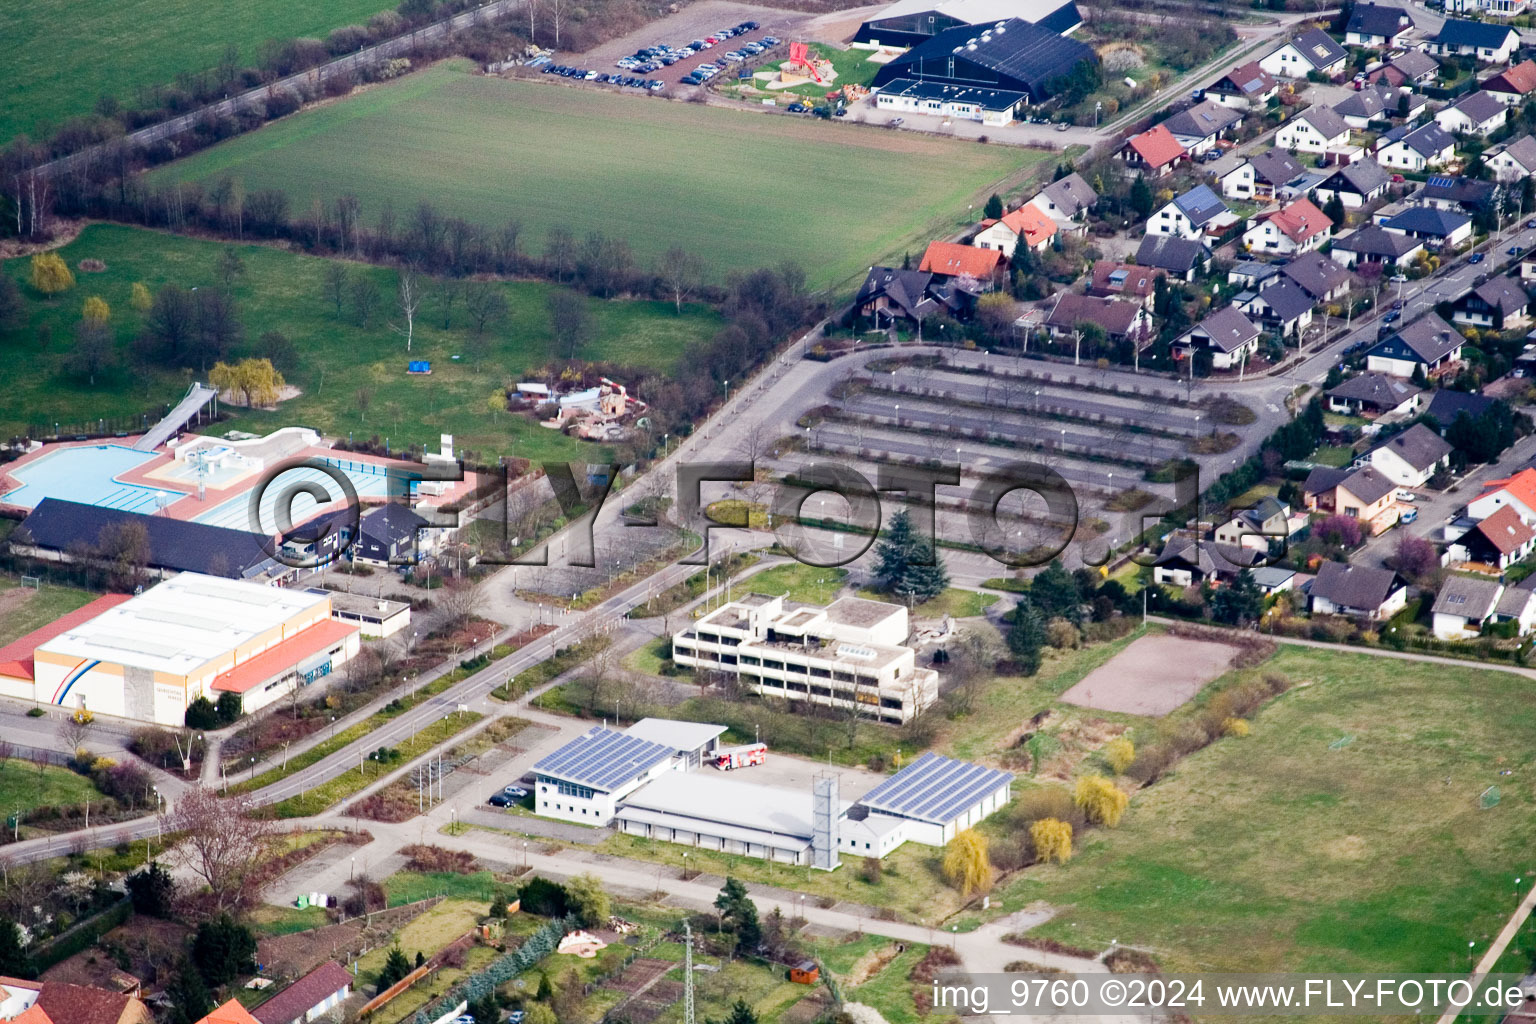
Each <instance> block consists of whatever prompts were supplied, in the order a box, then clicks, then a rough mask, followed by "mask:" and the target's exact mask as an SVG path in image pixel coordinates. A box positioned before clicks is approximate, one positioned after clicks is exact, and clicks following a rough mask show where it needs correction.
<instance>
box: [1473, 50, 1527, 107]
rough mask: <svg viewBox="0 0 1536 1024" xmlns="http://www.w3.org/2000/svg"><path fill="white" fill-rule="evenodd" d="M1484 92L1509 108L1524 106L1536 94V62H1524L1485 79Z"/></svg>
mask: <svg viewBox="0 0 1536 1024" xmlns="http://www.w3.org/2000/svg"><path fill="white" fill-rule="evenodd" d="M1483 92H1486V93H1487V94H1488V95H1490V96H1492V97H1493V98H1494V99H1496V100H1498V101H1499V102H1500V103H1502V104H1504V105H1505V106H1507V107H1513V106H1516V105H1518V104H1523V103H1524V102H1525V100H1526V97H1528V96H1530V95H1531V94H1532V93H1533V92H1536V60H1523V61H1521V62H1520V63H1519V64H1516V65H1514V66H1512V67H1508V68H1505V69H1504V70H1503V71H1500V72H1499V73H1498V74H1495V75H1490V76H1489V77H1487V78H1485V79H1483Z"/></svg>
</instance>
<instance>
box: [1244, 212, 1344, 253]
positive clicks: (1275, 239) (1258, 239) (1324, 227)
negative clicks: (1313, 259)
mask: <svg viewBox="0 0 1536 1024" xmlns="http://www.w3.org/2000/svg"><path fill="white" fill-rule="evenodd" d="M1332 233H1333V221H1331V220H1329V219H1328V215H1327V214H1325V213H1323V211H1322V210H1319V209H1318V208H1317V207H1316V206H1314V205H1313V204H1312V201H1311V200H1310V199H1298V200H1296V201H1295V202H1294V203H1291V204H1289V205H1287V206H1282V207H1281V208H1280V209H1278V210H1273V211H1271V212H1269V213H1264V214H1260V215H1259V216H1258V217H1256V218H1255V219H1254V221H1253V226H1252V227H1251V228H1249V229H1248V230H1247V231H1245V232H1243V244H1244V245H1246V246H1247V247H1248V248H1249V249H1250V250H1252V251H1254V252H1260V253H1265V254H1267V255H1276V256H1293V255H1295V254H1296V253H1301V252H1310V251H1312V250H1313V249H1316V248H1318V247H1319V246H1320V245H1322V244H1323V242H1324V241H1326V240H1327V239H1328V237H1329V236H1330V235H1331V234H1332Z"/></svg>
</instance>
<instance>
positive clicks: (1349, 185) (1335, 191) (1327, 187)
mask: <svg viewBox="0 0 1536 1024" xmlns="http://www.w3.org/2000/svg"><path fill="white" fill-rule="evenodd" d="M1390 181H1391V176H1390V175H1388V174H1387V172H1386V171H1384V170H1382V169H1381V164H1378V163H1377V162H1376V161H1375V160H1372V159H1371V158H1370V157H1362V158H1361V159H1359V160H1356V161H1355V162H1354V163H1351V164H1345V165H1344V166H1343V167H1339V168H1335V169H1334V171H1333V173H1331V174H1329V175H1328V177H1326V178H1324V179H1323V180H1322V181H1320V182H1318V184H1317V200H1318V202H1320V203H1322V204H1323V205H1325V206H1326V205H1327V204H1328V201H1329V200H1331V199H1332V198H1333V197H1334V196H1335V195H1337V196H1338V197H1339V202H1341V203H1343V204H1344V209H1346V210H1358V209H1360V208H1361V207H1362V206H1365V205H1366V204H1367V203H1373V202H1375V201H1376V200H1378V199H1380V198H1381V197H1382V196H1384V195H1386V194H1387V185H1388V184H1389V182H1390Z"/></svg>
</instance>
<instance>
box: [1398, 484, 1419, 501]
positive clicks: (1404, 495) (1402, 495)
mask: <svg viewBox="0 0 1536 1024" xmlns="http://www.w3.org/2000/svg"><path fill="white" fill-rule="evenodd" d="M1392 497H1394V498H1396V499H1397V500H1398V501H1406V502H1409V503H1412V502H1415V501H1418V500H1419V496H1418V495H1417V494H1414V493H1413V492H1412V491H1410V490H1409V489H1408V488H1406V487H1399V488H1398V489H1397V493H1396V494H1394V495H1392Z"/></svg>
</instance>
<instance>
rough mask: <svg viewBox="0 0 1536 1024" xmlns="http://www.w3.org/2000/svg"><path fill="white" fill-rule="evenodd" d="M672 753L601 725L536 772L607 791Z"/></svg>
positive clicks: (657, 745) (542, 763) (636, 737)
mask: <svg viewBox="0 0 1536 1024" xmlns="http://www.w3.org/2000/svg"><path fill="white" fill-rule="evenodd" d="M672 753H673V752H672V749H671V748H670V747H664V746H662V745H661V744H660V743H652V742H651V741H650V740H643V739H641V738H640V737H638V736H631V735H629V734H628V733H622V732H614V731H613V730H612V729H604V728H602V727H601V726H599V727H598V728H596V729H592V730H591V731H589V732H587V733H585V734H584V735H582V736H578V737H577V738H576V739H574V740H572V741H571V742H569V743H567V744H566V745H565V746H563V747H561V748H560V749H559V750H557V751H555V752H554V753H553V754H550V755H549V756H548V757H546V758H544V759H543V760H542V761H540V762H539V763H537V764H535V765H534V766H533V770H534V771H535V772H536V773H539V774H543V775H552V776H554V777H555V778H558V779H564V780H565V781H566V782H575V783H578V784H579V785H583V786H591V787H592V788H593V789H601V790H605V791H607V790H612V789H613V788H614V787H615V786H618V785H620V784H621V783H625V782H628V781H629V780H631V779H633V778H636V777H637V776H639V775H640V774H641V773H643V772H644V771H646V770H647V769H648V768H651V767H652V766H654V765H656V764H658V763H660V762H661V761H664V760H666V759H667V758H669V757H671V756H672Z"/></svg>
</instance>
